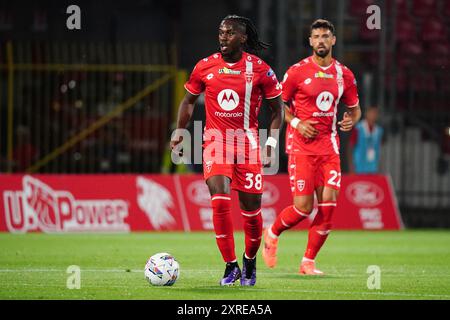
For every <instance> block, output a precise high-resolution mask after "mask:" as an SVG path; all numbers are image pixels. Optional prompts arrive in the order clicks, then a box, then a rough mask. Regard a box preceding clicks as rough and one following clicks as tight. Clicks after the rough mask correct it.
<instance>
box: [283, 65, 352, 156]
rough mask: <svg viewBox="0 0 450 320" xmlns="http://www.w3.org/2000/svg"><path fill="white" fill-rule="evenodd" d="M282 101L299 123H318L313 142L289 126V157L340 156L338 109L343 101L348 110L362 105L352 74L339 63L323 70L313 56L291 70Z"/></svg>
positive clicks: (287, 141) (286, 79) (287, 131)
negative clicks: (311, 121) (292, 155)
mask: <svg viewBox="0 0 450 320" xmlns="http://www.w3.org/2000/svg"><path fill="white" fill-rule="evenodd" d="M282 85H283V95H282V98H283V101H284V102H286V103H289V104H290V108H291V113H292V114H293V115H295V116H296V117H297V118H299V119H300V120H303V121H304V120H309V119H312V120H315V121H318V122H319V123H318V124H316V125H314V127H315V128H316V129H317V130H318V131H319V134H318V135H317V136H316V137H315V138H314V139H308V138H305V137H303V136H302V135H301V134H300V133H299V132H298V131H297V130H295V129H293V128H292V127H291V126H287V130H286V153H288V154H308V155H327V154H339V135H338V132H337V107H338V104H339V102H340V101H342V102H343V103H344V104H345V105H347V106H348V107H356V106H357V105H358V103H359V99H358V91H357V87H356V80H355V77H354V75H353V73H352V72H351V71H350V69H348V68H347V67H345V66H344V65H342V64H340V63H339V62H338V61H337V60H334V59H333V60H332V63H331V64H330V65H329V66H328V67H326V68H324V67H321V66H319V65H318V64H317V63H315V62H314V61H313V58H312V56H311V57H308V58H306V59H304V60H302V61H300V62H299V63H296V64H294V65H293V66H291V67H290V68H289V69H288V71H287V72H286V74H285V75H284V79H283V82H282Z"/></svg>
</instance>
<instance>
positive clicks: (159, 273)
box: [144, 252, 180, 286]
mask: <svg viewBox="0 0 450 320" xmlns="http://www.w3.org/2000/svg"><path fill="white" fill-rule="evenodd" d="M144 274H145V279H147V281H148V282H149V283H150V284H152V285H154V286H171V285H173V284H174V283H175V281H177V279H178V277H179V276H180V265H179V264H178V261H177V260H175V258H174V257H173V256H172V255H171V254H169V253H167V252H161V253H157V254H155V255H153V256H151V257H150V259H148V261H147V263H146V265H145V270H144Z"/></svg>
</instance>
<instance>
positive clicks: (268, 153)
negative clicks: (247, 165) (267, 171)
mask: <svg viewBox="0 0 450 320" xmlns="http://www.w3.org/2000/svg"><path fill="white" fill-rule="evenodd" d="M274 154H275V149H274V148H273V147H272V146H264V149H263V152H262V164H263V167H264V168H268V167H270V166H271V165H272V155H274Z"/></svg>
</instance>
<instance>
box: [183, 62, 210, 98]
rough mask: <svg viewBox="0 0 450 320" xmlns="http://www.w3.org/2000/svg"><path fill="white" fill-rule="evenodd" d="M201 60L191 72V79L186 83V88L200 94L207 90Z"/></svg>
mask: <svg viewBox="0 0 450 320" xmlns="http://www.w3.org/2000/svg"><path fill="white" fill-rule="evenodd" d="M199 64H200V62H199V63H197V64H196V65H195V67H194V69H193V70H192V72H191V76H190V77H189V80H188V81H187V82H186V83H185V84H184V88H185V89H186V90H187V91H188V92H189V93H191V94H193V95H195V96H198V95H199V94H201V93H202V92H203V91H204V90H205V83H204V82H203V80H202V74H201V68H200V66H199Z"/></svg>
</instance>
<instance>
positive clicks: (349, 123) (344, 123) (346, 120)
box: [338, 112, 353, 131]
mask: <svg viewBox="0 0 450 320" xmlns="http://www.w3.org/2000/svg"><path fill="white" fill-rule="evenodd" d="M338 125H339V126H340V127H341V131H350V130H352V128H353V120H352V117H350V115H349V114H348V112H344V117H343V118H342V120H341V121H339V122H338Z"/></svg>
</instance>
